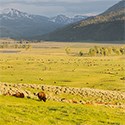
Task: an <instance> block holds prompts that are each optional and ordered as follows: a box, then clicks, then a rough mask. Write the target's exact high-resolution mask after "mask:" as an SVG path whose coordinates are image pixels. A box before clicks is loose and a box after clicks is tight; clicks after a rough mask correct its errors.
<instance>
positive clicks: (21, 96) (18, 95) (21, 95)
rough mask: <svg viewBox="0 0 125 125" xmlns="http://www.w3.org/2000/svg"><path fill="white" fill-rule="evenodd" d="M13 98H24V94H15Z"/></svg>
mask: <svg viewBox="0 0 125 125" xmlns="http://www.w3.org/2000/svg"><path fill="white" fill-rule="evenodd" d="M12 96H15V97H18V98H24V94H23V93H21V92H17V93H15V94H13V95H12Z"/></svg>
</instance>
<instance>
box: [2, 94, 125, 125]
mask: <svg viewBox="0 0 125 125" xmlns="http://www.w3.org/2000/svg"><path fill="white" fill-rule="evenodd" d="M124 117H125V112H124V111H123V109H117V108H116V109H115V108H114V109H113V110H111V109H110V108H106V107H104V106H91V105H80V104H68V103H61V102H53V101H47V102H46V103H44V102H41V101H38V100H32V99H19V98H15V97H5V96H0V124H6V125H22V124H23V125H34V124H35V125H40V124H41V125H43V124H45V125H52V124H56V125H63V124H65V125H78V124H80V125H82V124H87V125H108V124H114V125H123V124H125V122H124Z"/></svg>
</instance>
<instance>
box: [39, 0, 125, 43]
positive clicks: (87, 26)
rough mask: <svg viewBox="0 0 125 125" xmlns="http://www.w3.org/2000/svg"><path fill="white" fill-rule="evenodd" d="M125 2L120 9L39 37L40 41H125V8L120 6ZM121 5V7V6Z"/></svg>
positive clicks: (121, 2)
mask: <svg viewBox="0 0 125 125" xmlns="http://www.w3.org/2000/svg"><path fill="white" fill-rule="evenodd" d="M124 3H125V1H120V2H119V3H118V4H116V5H117V6H118V9H117V8H116V5H115V8H116V9H113V7H111V8H112V9H111V10H110V8H109V9H108V10H107V11H105V13H103V14H100V15H98V16H95V17H91V18H88V19H86V20H84V21H81V22H78V23H77V24H72V25H69V26H66V27H64V28H62V29H59V30H56V31H55V32H52V33H50V34H47V35H44V36H42V37H41V36H39V37H38V38H39V39H44V40H54V41H85V40H87V41H103V42H104V41H106V42H109V41H110V42H111V41H112V43H116V42H119V41H121V43H123V40H124V36H125V35H124V21H125V8H123V6H121V9H120V7H119V6H120V5H122V4H124ZM119 4H120V5H119ZM109 10H110V11H109Z"/></svg>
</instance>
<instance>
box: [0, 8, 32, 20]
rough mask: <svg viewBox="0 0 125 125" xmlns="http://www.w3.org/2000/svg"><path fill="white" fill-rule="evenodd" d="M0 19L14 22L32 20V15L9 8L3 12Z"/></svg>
mask: <svg viewBox="0 0 125 125" xmlns="http://www.w3.org/2000/svg"><path fill="white" fill-rule="evenodd" d="M0 18H3V19H12V20H13V19H18V18H27V19H32V15H29V14H27V13H25V12H20V11H19V10H16V9H13V8H7V9H4V10H2V11H1V14H0Z"/></svg>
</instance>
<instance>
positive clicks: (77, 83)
mask: <svg viewBox="0 0 125 125" xmlns="http://www.w3.org/2000/svg"><path fill="white" fill-rule="evenodd" d="M51 44H52V43H51ZM51 44H50V46H51ZM83 45H84V44H83ZM87 47H88V46H85V47H84V46H83V47H81V48H80V47H76V48H75V47H74V46H73V48H72V51H78V50H83V51H87ZM0 74H1V75H0V80H1V82H9V83H35V84H50V85H59V86H73V87H90V88H98V89H106V90H107V89H108V90H119V91H124V90H125V84H124V80H121V78H122V77H124V74H125V56H108V57H79V56H72V55H67V54H66V52H65V47H58V48H53V47H52V48H51V47H50V48H37V49H34V48H33V49H31V50H28V51H25V50H22V51H21V52H20V53H17V54H10V53H8V54H5V53H4V54H3V53H1V54H0ZM40 79H42V80H40Z"/></svg>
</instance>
